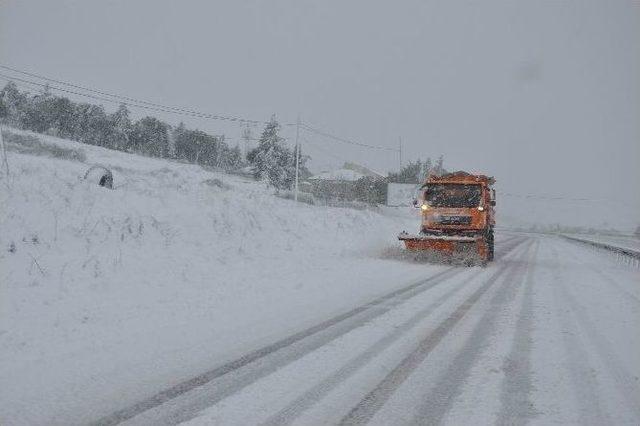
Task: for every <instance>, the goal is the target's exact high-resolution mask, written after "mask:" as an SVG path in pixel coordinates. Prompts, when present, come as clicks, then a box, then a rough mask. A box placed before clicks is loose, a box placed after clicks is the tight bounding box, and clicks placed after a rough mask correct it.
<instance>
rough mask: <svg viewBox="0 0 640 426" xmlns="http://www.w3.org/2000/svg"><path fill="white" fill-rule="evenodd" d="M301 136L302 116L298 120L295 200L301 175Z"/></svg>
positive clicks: (296, 199) (295, 199)
mask: <svg viewBox="0 0 640 426" xmlns="http://www.w3.org/2000/svg"><path fill="white" fill-rule="evenodd" d="M299 137H300V116H299V115H298V119H297V120H296V189H295V193H294V196H293V199H294V201H296V202H297V201H298V176H299V175H300V171H299V169H300V143H299V142H298V139H299Z"/></svg>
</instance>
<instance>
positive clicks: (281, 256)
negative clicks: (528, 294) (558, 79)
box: [0, 130, 440, 424]
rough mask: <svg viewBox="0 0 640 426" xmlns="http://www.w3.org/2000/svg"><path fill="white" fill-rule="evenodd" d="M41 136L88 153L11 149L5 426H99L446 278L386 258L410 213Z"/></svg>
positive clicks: (4, 276) (3, 247)
mask: <svg viewBox="0 0 640 426" xmlns="http://www.w3.org/2000/svg"><path fill="white" fill-rule="evenodd" d="M11 132H12V133H16V134H28V133H27V132H19V131H13V130H12V131H11ZM34 136H36V137H37V138H39V140H40V143H42V144H43V145H49V146H56V147H60V148H65V149H68V150H77V151H81V152H82V155H78V156H74V157H73V158H68V159H61V158H59V157H56V156H55V155H50V154H48V153H47V152H48V151H47V150H44V151H42V150H41V152H39V153H38V155H33V154H34V152H24V150H23V151H22V152H18V150H17V149H11V150H10V152H9V163H10V166H11V176H10V178H9V179H6V178H3V179H2V180H0V206H1V212H0V304H1V305H0V383H1V384H2V385H1V386H0V401H2V404H1V406H2V411H1V412H0V422H2V423H3V424H27V423H28V424H75V423H86V422H88V421H90V420H94V419H96V418H98V417H100V416H101V415H104V414H107V413H109V412H111V411H112V410H115V409H118V408H122V407H123V406H126V405H128V404H130V403H132V402H135V401H137V400H139V399H140V398H143V397H146V396H149V395H150V394H153V393H155V392H157V391H158V390H161V389H163V388H165V387H167V386H170V385H171V384H174V383H176V382H178V381H181V380H184V379H185V378H188V377H190V376H192V375H194V374H197V373H200V372H202V371H204V370H206V369H210V368H212V367H213V366H215V365H217V364H220V363H222V362H224V361H227V360H229V359H232V358H235V357H236V356H238V355H239V354H242V353H244V352H246V351H248V350H250V349H252V348H255V347H258V346H260V345H262V344H265V343H267V342H271V341H273V340H275V339H277V338H279V337H282V336H284V335H287V334H289V333H291V332H293V331H295V330H299V329H302V328H304V327H306V326H309V325H310V324H313V323H315V322H317V321H318V320H320V319H324V318H326V317H328V316H329V315H332V314H335V313H337V312H340V311H343V310H346V309H348V308H349V307H352V306H354V305H356V304H359V303H362V302H364V301H366V300H369V299H370V298H372V297H373V296H374V295H377V294H380V293H382V292H386V291H389V289H392V288H395V287H399V286H402V285H404V284H406V283H407V282H408V281H411V280H415V279H417V278H419V277H423V276H425V275H426V274H428V273H430V272H431V271H436V270H438V269H439V268H440V267H438V266H426V265H420V264H411V263H403V262H399V261H392V260H383V259H381V258H380V256H379V255H378V254H379V253H380V252H381V251H382V250H383V249H384V248H388V246H389V245H390V244H394V241H395V236H396V234H397V233H398V231H400V230H402V229H407V230H413V229H414V228H415V227H416V226H417V223H418V222H417V218H415V217H411V215H410V214H409V213H407V214H404V213H398V212H394V213H393V214H390V213H389V214H381V213H379V212H372V211H366V210H365V211H356V210H350V209H338V208H328V207H317V206H309V205H306V204H302V203H299V204H296V203H294V202H292V201H289V200H283V199H280V198H278V197H274V196H273V194H272V192H271V190H270V189H268V188H267V187H265V186H264V185H263V184H260V183H256V182H251V181H249V180H243V179H242V178H239V177H230V176H228V175H221V174H216V173H211V172H207V171H204V170H203V169H201V168H199V167H197V166H193V165H187V164H180V163H176V162H168V161H162V160H158V159H151V158H145V157H141V156H136V155H129V154H125V153H121V152H117V151H110V150H106V149H102V148H98V147H92V146H87V145H83V144H79V143H75V142H70V141H64V140H60V139H56V138H52V137H45V136H41V135H34ZM14 148H15V147H14ZM93 164H101V165H104V166H106V167H108V168H109V169H111V170H112V171H113V175H114V188H115V189H114V190H109V189H106V188H103V187H99V186H97V185H95V184H94V183H92V182H88V181H85V180H83V179H82V177H83V176H84V173H85V172H86V170H87V169H88V168H89V167H90V166H91V165H93Z"/></svg>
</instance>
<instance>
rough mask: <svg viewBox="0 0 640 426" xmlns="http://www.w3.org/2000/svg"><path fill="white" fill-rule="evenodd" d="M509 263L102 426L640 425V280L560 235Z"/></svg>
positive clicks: (259, 357)
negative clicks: (363, 425)
mask: <svg viewBox="0 0 640 426" xmlns="http://www.w3.org/2000/svg"><path fill="white" fill-rule="evenodd" d="M497 256H498V259H497V260H496V262H495V263H494V264H492V265H491V266H489V267H487V268H477V267H475V268H463V267H451V268H447V269H445V270H440V271H439V272H437V273H433V272H430V274H429V275H428V276H427V277H425V278H424V279H423V280H420V281H418V282H413V283H410V284H408V285H407V286H404V287H401V288H400V289H398V290H394V291H392V292H390V293H388V294H385V295H383V296H380V297H378V298H376V299H375V300H372V301H371V302H369V303H367V304H365V305H361V306H357V307H354V308H353V309H352V310H350V311H347V312H345V313H343V314H341V315H338V316H336V317H333V318H330V319H327V320H326V321H324V322H322V323H319V324H318V325H316V326H314V327H310V328H307V329H305V330H302V331H300V332H299V333H297V334H294V335H292V336H290V337H288V338H285V339H282V340H280V341H277V342H275V343H273V344H271V345H268V346H265V347H263V348H261V349H258V350H256V351H254V352H251V353H248V354H246V355H245V356H243V357H241V358H238V359H237V360H235V361H233V362H229V363H226V364H224V365H221V366H217V367H215V368H214V369H212V370H210V371H207V372H203V374H201V375H199V376H197V377H194V378H193V379H191V380H188V381H184V382H182V383H179V384H177V385H176V386H174V387H172V388H170V389H166V390H165V391H163V392H161V393H158V394H157V395H154V396H153V397H150V398H149V399H146V400H143V401H139V402H138V403H135V404H132V405H129V406H123V409H122V410H121V411H118V412H116V413H113V414H112V415H110V416H107V417H104V418H102V419H101V420H99V421H98V423H100V424H114V423H120V422H122V423H123V424H131V425H134V424H149V425H150V424H153V425H158V424H175V423H179V422H185V421H186V422H189V424H193V425H210V424H273V425H276V424H290V423H292V424H338V423H343V424H361V423H371V424H437V423H444V424H469V423H470V422H472V423H474V424H523V423H533V424H549V423H563V424H639V423H640V379H639V377H640V362H639V361H638V360H640V333H638V327H639V326H640V287H639V286H640V272H639V271H638V269H634V268H630V267H627V266H625V265H621V264H617V263H616V262H615V261H614V260H613V259H611V258H609V257H607V256H603V255H601V254H600V253H598V252H597V251H593V250H589V249H587V248H585V247H584V246H581V245H579V244H576V243H572V242H569V241H567V240H564V239H562V238H559V237H553V236H532V235H530V234H529V235H518V234H512V235H502V236H501V239H500V243H499V245H498V248H497ZM425 270H428V271H433V270H432V269H429V268H425Z"/></svg>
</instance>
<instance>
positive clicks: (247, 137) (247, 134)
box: [242, 123, 251, 160]
mask: <svg viewBox="0 0 640 426" xmlns="http://www.w3.org/2000/svg"><path fill="white" fill-rule="evenodd" d="M242 139H244V152H243V154H244V159H245V160H246V159H247V154H248V153H249V146H250V145H251V129H250V128H249V123H247V127H245V128H244V130H242Z"/></svg>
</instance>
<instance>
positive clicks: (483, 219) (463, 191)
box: [398, 171, 496, 264]
mask: <svg viewBox="0 0 640 426" xmlns="http://www.w3.org/2000/svg"><path fill="white" fill-rule="evenodd" d="M494 183H495V180H494V179H493V178H492V177H489V176H484V175H474V174H469V173H466V172H462V171H459V172H454V173H447V174H444V175H441V176H435V175H430V176H429V177H428V178H427V181H426V182H425V183H424V185H422V186H421V187H420V190H419V195H418V198H417V199H416V200H415V201H414V205H415V206H416V207H419V208H420V210H421V217H422V225H421V227H420V232H419V233H418V234H417V235H410V234H407V233H406V232H404V231H403V232H402V233H401V234H400V235H399V236H398V239H400V240H401V241H404V244H405V246H406V248H407V249H408V250H411V251H431V252H434V253H441V254H444V255H450V256H453V255H457V254H461V255H462V256H467V255H468V254H473V255H474V257H475V258H476V259H479V260H480V261H481V262H482V263H483V264H484V263H486V262H488V261H491V260H493V252H494V250H493V227H494V225H495V216H494V208H493V207H494V206H495V205H496V201H495V190H494V189H493V188H492V187H491V186H492V185H493V184H494ZM466 258H468V257H466Z"/></svg>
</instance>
